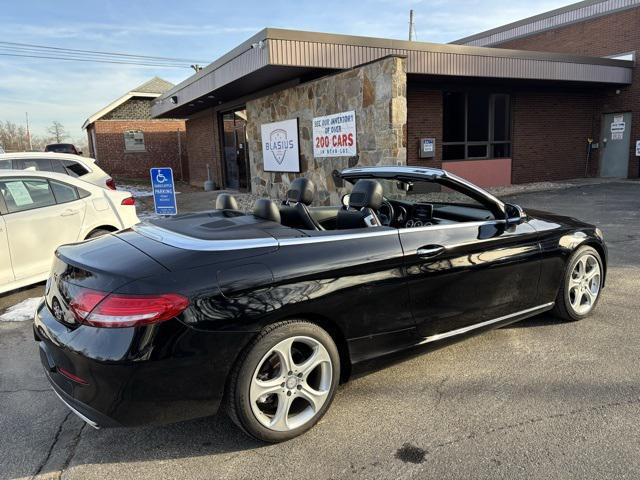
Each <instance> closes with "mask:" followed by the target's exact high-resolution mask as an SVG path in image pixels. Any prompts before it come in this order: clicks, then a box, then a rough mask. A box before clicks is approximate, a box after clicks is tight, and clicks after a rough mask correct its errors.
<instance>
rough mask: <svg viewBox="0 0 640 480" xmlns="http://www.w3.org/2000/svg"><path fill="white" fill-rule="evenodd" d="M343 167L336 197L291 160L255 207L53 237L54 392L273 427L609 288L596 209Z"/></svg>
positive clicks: (44, 310) (291, 429)
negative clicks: (273, 193)
mask: <svg viewBox="0 0 640 480" xmlns="http://www.w3.org/2000/svg"><path fill="white" fill-rule="evenodd" d="M335 183H336V185H337V186H338V187H340V188H342V189H343V191H348V192H349V193H348V194H345V196H344V197H343V201H342V205H337V206H313V201H314V191H315V188H314V185H313V183H312V182H311V181H310V180H308V179H306V178H298V179H296V180H295V181H293V182H292V183H291V185H290V189H289V191H288V193H287V195H286V198H283V199H281V200H279V201H275V200H269V199H266V198H263V199H259V200H257V202H256V204H255V209H254V211H253V212H252V213H244V212H241V211H239V209H238V204H237V202H236V199H235V198H233V197H232V196H230V195H228V194H222V195H219V196H218V199H217V203H216V209H215V210H212V211H207V212H201V213H193V214H185V215H180V216H176V217H174V218H168V219H157V220H151V221H149V222H148V223H142V224H138V225H136V226H135V227H133V228H131V229H127V230H123V231H120V232H117V233H113V234H109V235H106V236H104V237H101V238H97V239H94V240H89V241H86V242H81V243H76V244H72V245H66V246H62V247H60V248H59V249H58V250H57V252H56V256H55V260H54V264H53V268H52V272H51V276H50V278H49V280H48V282H47V285H46V295H45V299H44V301H43V303H42V304H41V305H40V306H39V307H38V310H37V313H36V318H35V322H34V333H35V338H36V340H37V341H38V342H39V347H40V356H41V360H42V364H43V366H44V368H45V371H46V373H47V376H48V378H49V380H50V382H51V385H52V386H53V388H54V390H55V392H56V393H57V394H58V396H59V397H60V398H61V399H62V401H63V402H65V403H66V404H67V406H69V408H71V409H72V410H73V411H74V412H75V413H77V414H78V415H79V416H80V417H82V418H83V419H84V420H85V421H86V422H88V423H89V424H91V425H92V426H94V427H109V426H134V425H144V424H151V423H166V422H173V421H178V420H185V419H189V418H196V417H203V416H208V415H211V414H214V413H216V412H217V411H218V410H220V409H221V407H224V410H225V411H226V412H228V414H229V415H230V416H231V418H232V419H233V420H234V421H235V423H236V424H237V425H238V426H239V427H240V428H241V429H242V430H244V431H245V432H246V433H248V434H249V435H251V436H253V437H255V438H257V439H260V440H263V441H269V442H278V441H283V440H287V439H290V438H292V437H295V436H297V435H299V434H301V433H303V432H305V431H306V430H308V429H309V428H311V427H312V426H313V425H314V424H315V423H316V422H318V420H319V419H320V418H321V417H322V416H323V415H324V413H325V412H326V411H327V409H328V408H329V405H330V404H331V401H332V399H333V397H334V395H335V393H336V388H337V387H338V385H339V383H341V382H345V381H347V380H348V379H349V378H350V377H351V376H353V375H356V374H359V373H362V372H365V371H367V370H368V369H370V368H371V367H372V365H376V364H379V363H380V362H379V361H378V360H380V359H388V358H395V357H397V356H398V355H397V354H398V353H399V352H401V351H403V350H411V351H412V352H414V351H416V349H418V351H420V349H421V348H424V349H427V350H428V348H427V347H426V346H428V345H437V344H441V342H447V341H451V340H454V339H459V338H464V337H465V336H467V335H470V334H474V333H479V332H482V331H484V330H487V329H490V328H496V327H501V326H504V325H507V324H509V323H511V322H515V321H518V320H521V319H524V318H526V317H530V316H532V315H537V314H540V313H542V312H545V311H548V310H552V313H553V314H554V315H556V316H557V317H559V318H561V319H564V320H568V321H572V320H580V319H582V318H584V317H585V316H587V315H589V314H590V313H591V312H592V310H593V309H594V307H595V306H596V303H597V302H598V298H599V296H600V293H601V290H602V288H603V287H604V282H605V274H606V268H607V251H606V247H605V244H604V241H603V236H602V232H601V231H600V230H599V229H598V228H597V227H595V226H593V225H589V224H586V223H583V222H580V221H578V220H575V219H572V218H568V217H563V216H558V215H553V214H550V213H544V212H539V211H533V210H527V211H525V210H523V209H522V208H521V207H519V206H517V205H513V204H508V203H504V202H502V201H501V200H499V199H498V198H496V197H494V196H493V195H491V194H489V193H488V192H486V191H484V190H482V189H480V188H478V187H476V186H474V185H472V184H471V183H469V182H467V181H465V180H463V179H461V178H459V177H456V176H455V175H452V174H450V173H447V172H446V171H443V170H438V169H430V168H415V167H368V168H365V167H363V168H350V169H346V170H343V171H341V172H335ZM420 346H425V347H420ZM390 408H391V407H390Z"/></svg>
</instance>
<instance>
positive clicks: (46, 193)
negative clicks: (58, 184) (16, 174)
mask: <svg viewBox="0 0 640 480" xmlns="http://www.w3.org/2000/svg"><path fill="white" fill-rule="evenodd" d="M0 192H1V193H2V196H3V198H4V201H5V203H6V205H7V211H8V212H9V213H15V212H22V211H25V210H32V209H34V208H42V207H48V206H51V205H55V204H56V199H55V197H54V195H53V191H52V190H51V187H50V186H49V182H48V181H47V180H40V179H21V180H19V179H16V180H13V179H12V180H3V181H0Z"/></svg>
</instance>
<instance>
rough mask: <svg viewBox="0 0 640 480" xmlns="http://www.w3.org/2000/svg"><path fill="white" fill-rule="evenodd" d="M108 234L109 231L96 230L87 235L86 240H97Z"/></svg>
mask: <svg viewBox="0 0 640 480" xmlns="http://www.w3.org/2000/svg"><path fill="white" fill-rule="evenodd" d="M109 233H111V231H110V230H105V229H104V228H97V229H95V230H94V231H93V232H91V233H90V234H89V235H87V240H88V239H90V238H98V237H101V236H103V235H107V234H109Z"/></svg>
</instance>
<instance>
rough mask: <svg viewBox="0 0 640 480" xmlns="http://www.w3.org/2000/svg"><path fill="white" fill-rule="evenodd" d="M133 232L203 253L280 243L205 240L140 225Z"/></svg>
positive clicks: (264, 240) (270, 241)
mask: <svg viewBox="0 0 640 480" xmlns="http://www.w3.org/2000/svg"><path fill="white" fill-rule="evenodd" d="M133 230H134V231H136V232H138V233H139V234H140V235H143V236H145V237H147V238H150V239H152V240H156V241H157V242H160V243H164V244H165V245H170V246H172V247H176V248H181V249H183V250H197V251H203V252H218V251H229V250H243V249H250V248H269V247H271V248H277V247H278V241H277V240H276V239H275V238H273V237H271V238H241V239H237V240H203V239H201V238H194V237H189V236H188V235H182V234H181V233H176V232H172V231H170V230H167V229H165V228H162V227H158V226H155V225H145V224H138V225H134V226H133Z"/></svg>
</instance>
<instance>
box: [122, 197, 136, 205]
mask: <svg viewBox="0 0 640 480" xmlns="http://www.w3.org/2000/svg"><path fill="white" fill-rule="evenodd" d="M135 204H136V199H135V198H133V197H127V198H125V199H124V200H122V202H121V203H120V205H135Z"/></svg>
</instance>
